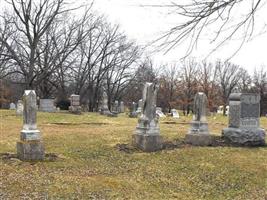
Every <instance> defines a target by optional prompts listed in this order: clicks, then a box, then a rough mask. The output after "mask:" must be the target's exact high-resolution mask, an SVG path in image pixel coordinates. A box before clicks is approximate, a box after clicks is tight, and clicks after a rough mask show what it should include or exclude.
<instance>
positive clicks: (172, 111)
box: [171, 109, 180, 118]
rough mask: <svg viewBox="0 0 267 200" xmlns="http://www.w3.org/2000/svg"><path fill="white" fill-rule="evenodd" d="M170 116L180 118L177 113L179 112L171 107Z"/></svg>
mask: <svg viewBox="0 0 267 200" xmlns="http://www.w3.org/2000/svg"><path fill="white" fill-rule="evenodd" d="M171 116H172V117H173V118H180V115H179V113H178V112H177V110H176V109H171Z"/></svg>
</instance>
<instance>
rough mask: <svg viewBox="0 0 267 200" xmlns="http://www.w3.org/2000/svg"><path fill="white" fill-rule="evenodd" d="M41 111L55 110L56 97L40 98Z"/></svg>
mask: <svg viewBox="0 0 267 200" xmlns="http://www.w3.org/2000/svg"><path fill="white" fill-rule="evenodd" d="M39 111H42V112H55V111H56V107H55V105H54V99H40V105H39Z"/></svg>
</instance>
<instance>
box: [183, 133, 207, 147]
mask: <svg viewBox="0 0 267 200" xmlns="http://www.w3.org/2000/svg"><path fill="white" fill-rule="evenodd" d="M185 142H186V143H187V144H192V145H194V146H209V145H211V144H212V138H211V136H210V134H196V133H188V134H186V136H185Z"/></svg>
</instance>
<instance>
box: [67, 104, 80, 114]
mask: <svg viewBox="0 0 267 200" xmlns="http://www.w3.org/2000/svg"><path fill="white" fill-rule="evenodd" d="M69 111H70V112H71V113H73V114H77V115H80V114H81V113H82V107H81V106H69Z"/></svg>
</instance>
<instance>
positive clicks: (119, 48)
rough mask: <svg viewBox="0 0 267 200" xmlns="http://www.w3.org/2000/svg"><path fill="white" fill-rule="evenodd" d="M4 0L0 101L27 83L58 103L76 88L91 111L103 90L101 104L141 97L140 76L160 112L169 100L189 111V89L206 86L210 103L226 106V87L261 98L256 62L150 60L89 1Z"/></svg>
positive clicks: (261, 71)
mask: <svg viewBox="0 0 267 200" xmlns="http://www.w3.org/2000/svg"><path fill="white" fill-rule="evenodd" d="M7 2H8V4H7V8H6V10H5V11H4V12H2V13H1V16H0V78H1V82H0V106H1V107H3V106H5V105H7V104H8V103H10V102H16V101H17V100H18V99H20V98H21V95H22V94H23V91H24V90H25V89H34V90H36V92H37V94H38V96H39V98H56V101H57V103H58V104H60V105H65V104H68V97H69V96H70V95H71V94H79V95H80V96H81V103H82V104H83V105H85V106H86V107H88V109H89V111H97V110H98V106H99V102H100V99H101V95H102V91H103V90H105V91H106V93H107V95H108V98H109V106H111V104H112V103H113V102H114V101H115V100H119V101H120V100H123V101H124V102H125V103H126V104H128V105H130V104H131V102H132V101H138V100H139V99H140V98H141V92H142V88H143V84H144V83H145V82H146V81H150V82H157V83H159V85H160V90H159V92H158V105H159V106H161V107H162V108H163V110H164V111H166V112H167V111H169V110H170V109H171V108H173V107H175V108H180V109H182V110H184V113H185V114H187V113H189V112H190V110H191V104H192V101H193V96H194V94H195V93H196V92H197V91H203V92H205V93H206V95H207V96H208V99H209V107H210V110H215V109H216V108H217V107H218V106H219V105H224V106H226V105H227V103H228V102H227V101H228V97H229V95H230V93H231V92H233V91H242V92H257V93H260V95H261V97H262V105H263V106H262V107H264V105H265V104H264V101H266V99H265V97H266V92H267V91H266V87H267V86H266V79H267V77H266V69H265V68H264V67H261V68H258V69H257V70H255V72H254V74H253V75H252V76H250V75H249V74H248V73H247V71H246V70H245V69H243V68H242V67H240V66H237V65H234V64H232V63H230V62H223V61H216V62H215V63H210V62H207V61H202V62H199V61H197V60H195V59H193V58H188V59H186V60H185V61H184V62H182V63H177V64H173V65H162V66H155V65H153V62H152V60H151V59H150V58H148V57H146V58H144V56H143V55H142V54H143V50H142V48H141V47H140V46H138V45H137V44H136V43H135V42H134V41H132V40H130V39H129V38H127V36H126V35H125V34H124V33H123V32H122V31H121V30H120V27H119V25H113V24H111V23H109V22H108V21H107V19H106V18H105V17H104V16H100V15H98V14H97V13H96V12H94V11H93V10H92V9H91V7H90V6H89V7H84V6H83V7H78V8H70V5H68V4H67V1H66V0H43V1H37V2H34V1H30V0H25V1H11V0H10V1H9V0H7ZM77 12H79V13H80V15H79V16H80V17H78V16H77ZM264 99H265V100H264ZM66 107H67V106H66ZM265 107H266V106H265Z"/></svg>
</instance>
